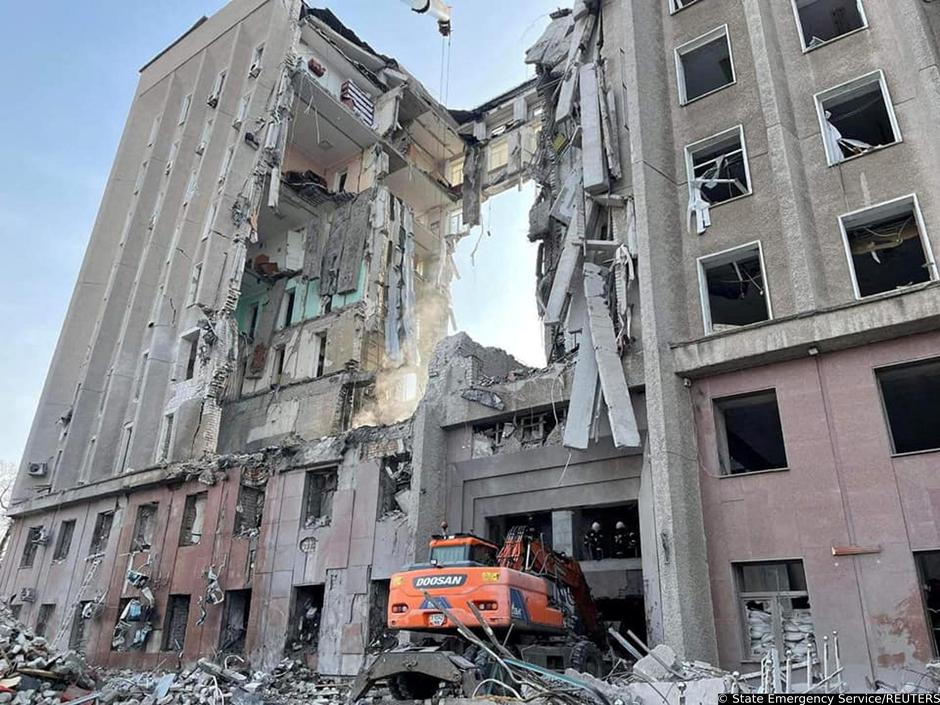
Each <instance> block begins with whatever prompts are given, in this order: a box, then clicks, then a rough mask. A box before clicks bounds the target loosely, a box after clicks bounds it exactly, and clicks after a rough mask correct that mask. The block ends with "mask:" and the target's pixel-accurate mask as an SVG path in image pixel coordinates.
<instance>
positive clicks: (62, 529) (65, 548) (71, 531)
mask: <svg viewBox="0 0 940 705" xmlns="http://www.w3.org/2000/svg"><path fill="white" fill-rule="evenodd" d="M74 535H75V520H74V519H69V520H68V521H63V522H62V523H61V524H60V525H59V535H58V536H56V540H55V550H54V551H53V552H52V560H54V561H64V560H65V559H66V558H68V555H69V550H70V549H71V548H72V536H74Z"/></svg>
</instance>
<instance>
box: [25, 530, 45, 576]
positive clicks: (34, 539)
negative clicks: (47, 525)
mask: <svg viewBox="0 0 940 705" xmlns="http://www.w3.org/2000/svg"><path fill="white" fill-rule="evenodd" d="M42 537H43V530H42V527H41V526H31V527H30V529H29V531H27V532H26V545H25V546H23V555H22V557H21V558H20V568H32V567H33V563H34V562H35V560H36V553H38V552H39V547H40V546H41V545H42Z"/></svg>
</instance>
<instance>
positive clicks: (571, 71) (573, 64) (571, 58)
mask: <svg viewBox="0 0 940 705" xmlns="http://www.w3.org/2000/svg"><path fill="white" fill-rule="evenodd" d="M574 18H575V19H574V31H573V32H572V33H571V43H570V44H569V45H568V58H567V61H566V63H565V77H564V79H563V80H562V83H561V89H560V90H559V92H558V101H557V103H556V105H555V124H556V125H557V124H558V123H559V122H562V121H563V120H567V119H568V118H570V117H571V116H572V108H573V107H574V96H575V91H577V89H578V74H579V71H578V68H579V66H580V64H581V60H582V56H583V54H584V50H585V49H586V48H587V46H588V43H589V42H590V41H591V36H592V35H593V34H594V24H595V21H596V19H597V18H596V15H595V14H594V13H593V12H591V11H590V9H589V8H588V7H587V5H586V4H585V3H578V6H577V7H576V8H575V12H574Z"/></svg>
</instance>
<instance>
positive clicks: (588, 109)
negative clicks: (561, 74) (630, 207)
mask: <svg viewBox="0 0 940 705" xmlns="http://www.w3.org/2000/svg"><path fill="white" fill-rule="evenodd" d="M579 80H580V84H581V164H582V173H583V179H584V190H585V191H587V192H588V193H603V192H604V191H607V190H608V189H609V188H610V178H609V176H608V172H607V154H606V151H605V149H604V135H603V128H602V127H601V110H600V91H599V89H598V81H597V65H596V64H594V63H590V64H585V65H584V66H582V67H581V77H580V79H579Z"/></svg>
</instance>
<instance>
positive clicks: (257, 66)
mask: <svg viewBox="0 0 940 705" xmlns="http://www.w3.org/2000/svg"><path fill="white" fill-rule="evenodd" d="M263 58H264V44H259V45H258V46H256V47H255V50H254V52H252V54H251V66H249V67H248V76H249V78H258V76H260V75H261V61H262V59H263Z"/></svg>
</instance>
